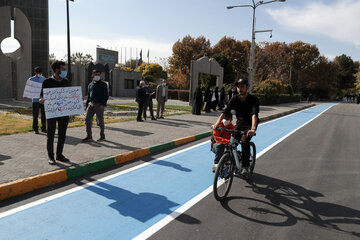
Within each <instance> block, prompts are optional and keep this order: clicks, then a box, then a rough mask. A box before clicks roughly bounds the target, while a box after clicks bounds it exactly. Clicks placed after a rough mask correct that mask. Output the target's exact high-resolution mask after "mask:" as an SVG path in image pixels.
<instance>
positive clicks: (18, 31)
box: [0, 7, 32, 99]
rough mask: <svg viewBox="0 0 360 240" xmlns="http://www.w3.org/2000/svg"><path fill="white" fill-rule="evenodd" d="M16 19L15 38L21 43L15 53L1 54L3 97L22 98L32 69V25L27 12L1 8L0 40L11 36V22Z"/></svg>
mask: <svg viewBox="0 0 360 240" xmlns="http://www.w3.org/2000/svg"><path fill="white" fill-rule="evenodd" d="M11 18H13V19H14V38H15V39H16V40H17V41H18V42H19V43H20V48H18V49H17V50H16V51H14V52H13V53H7V54H4V53H3V52H1V54H0V84H1V86H4V88H2V91H0V98H1V99H8V98H16V99H21V98H22V95H23V92H24V88H25V84H26V80H27V79H28V78H29V77H30V76H31V75H32V71H31V27H30V23H29V21H28V19H27V17H26V16H25V14H24V13H23V12H22V11H21V10H20V9H18V8H11V7H1V8H0V20H1V21H0V26H1V27H0V28H1V32H0V42H1V41H3V40H4V39H5V38H7V37H11V36H10V35H11V33H10V31H11V30H10V26H11V25H10V22H11Z"/></svg>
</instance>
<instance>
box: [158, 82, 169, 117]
mask: <svg viewBox="0 0 360 240" xmlns="http://www.w3.org/2000/svg"><path fill="white" fill-rule="evenodd" d="M167 100H168V87H167V86H166V80H165V79H162V80H161V84H159V85H158V86H157V88H156V101H157V108H156V118H158V119H159V118H160V119H163V118H164V116H163V115H164V109H165V102H167Z"/></svg>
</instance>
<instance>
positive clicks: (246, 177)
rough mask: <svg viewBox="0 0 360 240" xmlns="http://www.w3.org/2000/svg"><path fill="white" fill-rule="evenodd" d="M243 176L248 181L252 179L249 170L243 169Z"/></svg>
mask: <svg viewBox="0 0 360 240" xmlns="http://www.w3.org/2000/svg"><path fill="white" fill-rule="evenodd" d="M241 175H243V177H244V178H245V179H246V180H249V179H250V172H249V168H247V167H243V169H242V170H241Z"/></svg>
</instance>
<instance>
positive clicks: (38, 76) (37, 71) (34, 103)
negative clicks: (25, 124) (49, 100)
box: [29, 67, 46, 134]
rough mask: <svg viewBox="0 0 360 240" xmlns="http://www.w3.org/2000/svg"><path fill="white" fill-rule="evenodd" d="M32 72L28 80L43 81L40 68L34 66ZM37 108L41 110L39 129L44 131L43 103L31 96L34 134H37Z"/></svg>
mask: <svg viewBox="0 0 360 240" xmlns="http://www.w3.org/2000/svg"><path fill="white" fill-rule="evenodd" d="M34 72H35V76H32V77H31V78H29V80H30V81H33V82H37V83H43V82H44V80H45V77H44V76H43V75H42V70H41V68H40V67H35V68H34ZM39 110H40V112H41V131H42V132H43V133H46V117H45V109H44V105H42V104H40V103H39V98H33V99H32V113H33V130H34V133H35V134H39V126H38V117H39Z"/></svg>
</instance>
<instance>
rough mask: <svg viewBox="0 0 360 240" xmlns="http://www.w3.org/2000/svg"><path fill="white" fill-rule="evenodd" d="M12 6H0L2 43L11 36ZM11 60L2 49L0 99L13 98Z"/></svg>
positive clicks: (0, 35) (0, 40) (0, 59)
mask: <svg viewBox="0 0 360 240" xmlns="http://www.w3.org/2000/svg"><path fill="white" fill-rule="evenodd" d="M10 18H11V14H10V7H0V43H1V42H2V41H3V40H4V39H5V38H8V37H11V25H10ZM11 77H12V74H11V61H10V60H9V57H7V56H5V55H4V53H3V52H2V51H1V49H0V85H1V87H0V99H9V98H12V80H11Z"/></svg>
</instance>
